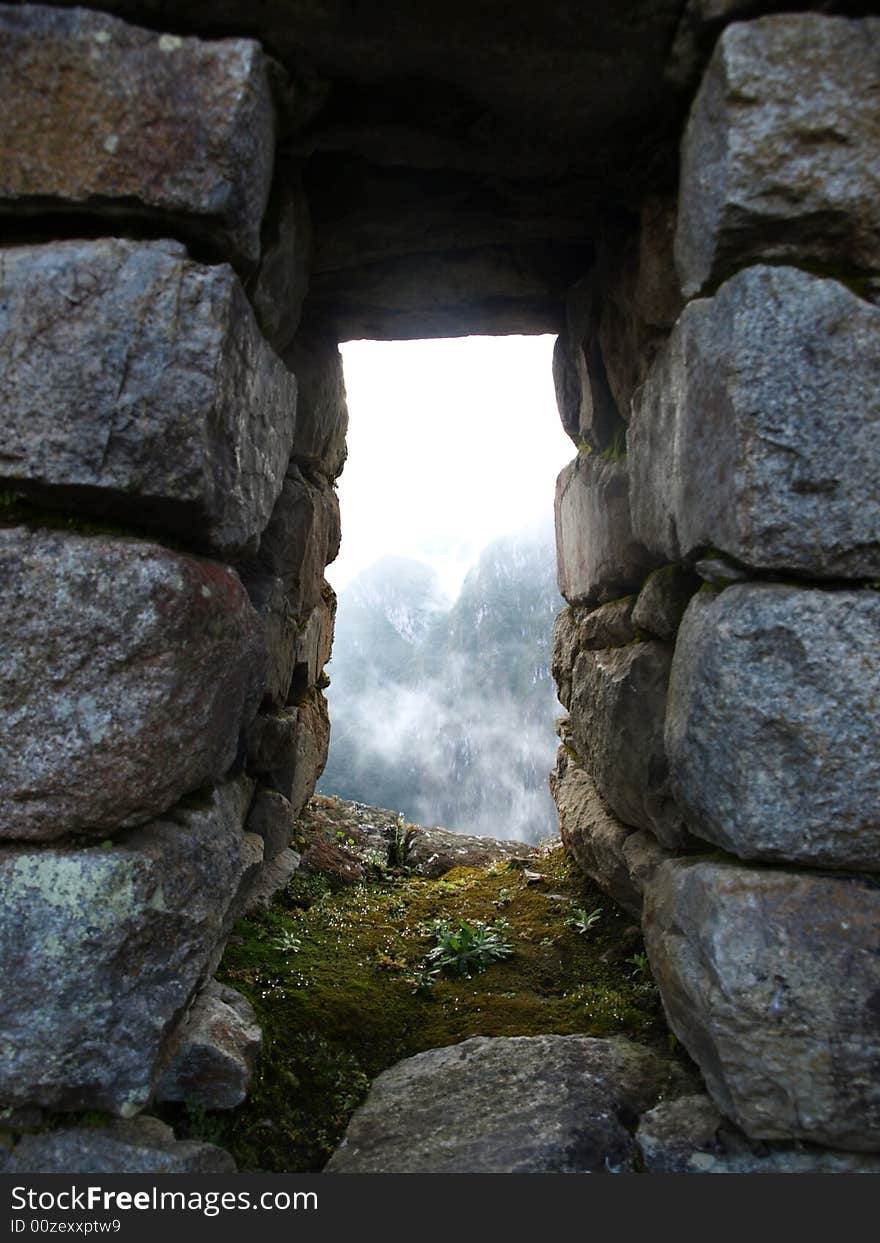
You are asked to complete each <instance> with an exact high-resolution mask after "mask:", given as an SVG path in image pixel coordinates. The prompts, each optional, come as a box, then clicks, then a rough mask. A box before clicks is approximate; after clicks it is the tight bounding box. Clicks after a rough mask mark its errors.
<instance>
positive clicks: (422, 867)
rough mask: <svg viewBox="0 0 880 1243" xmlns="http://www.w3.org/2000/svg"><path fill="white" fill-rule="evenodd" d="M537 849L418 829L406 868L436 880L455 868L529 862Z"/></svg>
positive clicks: (407, 853)
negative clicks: (520, 860)
mask: <svg viewBox="0 0 880 1243" xmlns="http://www.w3.org/2000/svg"><path fill="white" fill-rule="evenodd" d="M533 854H534V847H532V846H527V845H525V843H524V842H504V841H499V840H498V839H497V838H494V837H468V836H466V835H465V834H463V833H453V832H451V831H450V830H449V829H438V828H423V827H421V826H417V827H416V828H415V829H413V830H411V832H410V833H409V834H408V835H407V838H406V846H405V862H406V866H407V867H408V868H410V869H411V870H412V871H413V872H418V874H419V875H420V876H429V877H431V878H432V879H436V878H437V877H438V876H443V875H444V874H445V873H446V872H450V871H452V869H453V868H485V867H491V866H492V865H493V864H496V863H504V862H505V861H507V860H510V859H528V858H529V857H531V856H532V855H533Z"/></svg>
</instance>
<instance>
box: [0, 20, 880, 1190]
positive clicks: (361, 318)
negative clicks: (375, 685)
mask: <svg viewBox="0 0 880 1243" xmlns="http://www.w3.org/2000/svg"><path fill="white" fill-rule="evenodd" d="M355 7H356V8H357V12H354V11H353V10H352V12H348V10H347V7H346V6H327V5H324V4H317V3H313V2H312V0H292V2H290V3H287V4H284V5H281V4H264V5H253V4H246V3H244V0H222V3H218V4H214V5H211V6H205V5H203V4H200V3H198V2H197V0H192V2H185V3H181V4H175V5H173V6H170V5H166V4H164V2H163V0H113V2H110V3H106V4H100V5H99V6H98V8H99V9H100V10H101V11H94V12H93V11H89V10H84V9H81V8H78V7H75V6H73V5H68V4H66V3H61V4H59V5H58V6H57V7H45V6H37V5H26V4H6V5H0V101H2V105H3V115H4V124H3V126H2V127H0V342H2V349H3V369H2V374H0V406H2V410H3V415H4V419H3V433H2V437H0V506H2V507H0V582H2V593H0V614H2V624H3V635H4V644H3V649H2V653H0V688H2V689H0V701H2V704H3V708H4V717H5V728H4V730H3V735H2V739H0V872H2V892H3V906H2V910H0V1110H2V1116H0V1121H2V1122H3V1123H4V1125H5V1128H6V1130H7V1132H8V1134H9V1136H11V1139H10V1140H9V1144H10V1145H12V1148H13V1150H12V1152H11V1155H9V1156H7V1155H3V1154H4V1153H5V1149H3V1151H2V1152H0V1166H2V1165H3V1163H4V1162H6V1163H7V1164H8V1165H9V1168H15V1169H27V1168H31V1169H36V1168H40V1167H41V1163H46V1162H49V1163H50V1164H51V1166H52V1168H57V1169H66V1168H69V1167H68V1166H67V1165H65V1161H69V1160H70V1154H71V1153H72V1152H80V1153H83V1152H85V1153H88V1154H90V1155H89V1156H88V1159H89V1160H90V1161H92V1162H93V1163H94V1168H96V1169H106V1170H122V1169H138V1170H145V1171H146V1170H153V1169H156V1170H172V1171H173V1170H184V1169H201V1170H216V1171H221V1170H227V1169H228V1168H229V1160H228V1158H227V1157H226V1156H225V1154H222V1153H219V1152H218V1151H217V1150H215V1149H212V1148H211V1147H210V1146H209V1145H195V1144H192V1143H185V1144H181V1143H178V1142H176V1141H175V1140H174V1137H173V1135H171V1134H170V1132H168V1130H167V1128H164V1127H163V1126H162V1125H161V1124H159V1123H157V1122H156V1120H155V1119H151V1118H149V1117H148V1116H147V1115H148V1112H149V1109H150V1108H151V1106H152V1105H153V1104H154V1103H155V1102H158V1101H166V1100H167V1101H179V1100H181V1099H182V1098H183V1099H189V1100H196V1101H198V1102H199V1103H200V1105H201V1106H202V1107H206V1108H229V1107H231V1106H233V1105H235V1104H236V1103H237V1102H238V1101H240V1100H241V1099H242V1094H243V1093H244V1092H245V1091H246V1089H247V1083H248V1079H249V1075H250V1072H251V1068H252V1066H253V1061H254V1057H255V1054H256V1051H257V1048H258V1045H259V1037H258V1033H256V1032H255V1030H254V1025H253V1021H252V1015H251V1014H249V1012H248V1007H247V1004H246V1003H244V1001H243V999H242V998H239V997H237V996H236V995H235V994H234V993H230V991H229V990H224V989H222V988H221V987H220V986H218V985H217V984H216V983H215V982H213V981H212V980H211V976H212V972H213V971H214V969H215V968H216V965H217V963H218V961H219V958H220V955H221V953H222V950H223V946H224V943H225V940H226V938H227V936H228V934H229V930H230V928H231V925H232V923H233V921H234V919H235V918H236V916H237V915H238V913H239V912H240V911H241V910H242V909H243V908H244V907H245V905H246V904H247V903H248V902H252V901H255V900H259V898H260V897H261V896H264V895H265V894H266V893H267V892H268V891H271V889H272V888H273V887H275V886H279V885H281V884H283V883H284V881H285V879H286V878H287V877H289V875H290V874H291V872H292V870H294V869H295V868H296V866H297V858H296V856H295V855H294V854H293V852H292V851H291V850H290V849H289V842H290V839H291V830H292V825H293V822H294V819H295V817H296V815H297V813H298V811H299V809H300V808H301V807H302V806H303V805H304V803H305V801H306V800H307V799H308V797H309V794H310V792H311V790H312V789H313V787H314V784H315V781H316V779H317V776H318V774H319V773H320V771H321V769H322V766H323V763H324V760H325V758H326V751H327V744H328V733H329V722H328V719H327V712H326V704H325V701H324V698H323V695H322V693H321V688H322V686H323V685H324V684H325V681H324V679H325V675H324V672H323V669H324V665H325V664H326V662H327V660H328V659H329V655H330V647H331V643H332V633H333V617H334V599H333V595H332V592H331V591H330V589H329V588H328V587H327V585H326V583H325V582H324V569H325V566H326V565H327V564H328V563H329V562H330V561H332V559H333V557H334V556H335V555H336V551H337V548H338V544H339V539H340V531H339V512H338V505H337V499H336V493H335V490H334V481H335V479H336V478H337V476H338V474H339V472H340V471H341V469H342V466H343V463H344V461H345V431H346V422H347V413H346V407H345V391H344V384H343V380H342V371H341V361H340V356H339V352H338V348H337V344H338V342H339V341H342V340H346V339H350V338H352V337H358V336H363V337H377V338H383V337H391V338H393V337H410V336H412V337H423V336H444V335H463V334H466V333H469V332H476V331H493V332H508V331H517V332H548V331H549V332H555V333H558V334H559V339H558V343H557V346H556V351H555V356H554V377H555V381H556V387H557V394H558V399H559V408H560V415H561V417H562V421H563V425H564V427H565V429H566V431H567V432H568V433H569V435H570V436H571V438H572V440H573V441H574V442H575V444H576V446H577V450H578V452H577V457H576V459H575V461H574V462H573V463H572V464H571V465H570V466H569V467H567V468H566V470H565V471H563V473H562V475H561V476H560V480H559V485H558V492H557V541H558V554H559V579H560V586H561V588H562V591H563V594H564V595H565V597H566V600H567V601H568V603H569V607H568V608H567V609H566V610H565V611H564V612H563V614H562V615H561V616H560V618H559V621H558V623H557V627H556V633H555V639H554V654H553V665H554V674H555V676H556V679H557V683H558V686H559V694H560V699H561V701H562V703H563V705H564V706H565V708H566V709H567V710H568V712H569V715H568V717H567V718H565V720H564V721H563V723H562V725H561V735H562V747H561V749H560V753H559V763H558V765H557V769H556V772H555V774H554V775H553V778H552V785H553V789H554V793H555V796H556V799H557V802H558V806H559V812H560V824H561V830H562V835H563V839H564V841H565V843H566V845H567V847H568V849H569V851H570V852H571V854H572V855H573V856H574V858H575V859H576V860H577V861H578V863H579V864H580V866H581V867H583V869H584V870H585V871H586V872H587V873H588V874H589V875H591V876H593V877H594V878H595V879H596V880H598V882H599V883H600V884H601V885H603V886H604V887H605V888H607V889H608V890H609V891H610V892H611V893H612V894H613V895H614V896H615V897H616V898H617V899H618V901H620V902H621V903H622V904H623V905H624V906H625V907H627V908H628V909H629V910H630V911H632V912H633V913H640V914H641V917H642V921H643V927H644V931H645V937H646V943H647V946H648V950H649V955H650V959H651V964H652V967H653V969H654V973H655V976H656V978H657V980H658V983H659V985H660V989H661V993H662V996H663V1001H664V1005H665V1007H666V1010H667V1013H668V1016H669V1019H670V1022H671V1024H672V1026H673V1028H674V1030H675V1032H676V1033H677V1035H678V1037H679V1039H680V1040H681V1041H682V1043H683V1044H684V1045H685V1047H686V1048H687V1049H688V1051H689V1052H690V1053H691V1055H692V1056H693V1057H694V1058H695V1060H696V1061H697V1062H698V1063H699V1065H700V1067H701V1069H702V1070H703V1073H704V1075H705V1077H706V1081H707V1084H708V1086H709V1089H710V1091H711V1093H712V1095H713V1097H714V1099H715V1101H716V1103H717V1105H718V1107H719V1108H720V1109H721V1110H722V1112H723V1113H724V1114H725V1115H726V1116H727V1117H728V1118H730V1119H732V1120H733V1121H734V1122H735V1123H737V1124H738V1125H739V1126H740V1127H742V1128H743V1130H745V1131H746V1132H747V1133H748V1134H749V1135H750V1136H753V1137H756V1138H775V1137H789V1138H795V1139H802V1140H807V1141H811V1142H813V1143H819V1144H826V1145H829V1146H830V1147H832V1148H838V1149H853V1150H868V1151H872V1150H877V1149H880V1097H878V1088H877V1074H876V1071H877V1066H876V1049H877V1047H878V1034H880V1033H878V1024H880V1008H878V1004H877V998H878V996H880V980H878V979H877V965H876V964H877V958H876V946H877V932H878V928H877V925H878V914H880V911H878V906H880V898H878V894H880V890H878V888H877V883H876V877H877V873H878V872H880V859H878V850H880V844H878V835H880V826H878V821H877V804H878V800H877V790H878V761H877V754H876V742H875V738H874V733H875V729H874V721H875V720H876V711H877V706H878V685H880V667H878V643H877V638H878V621H880V617H878V614H880V595H878V593H877V591H876V583H877V580H878V578H880V544H878V532H877V520H876V514H877V500H878V496H877V480H878V478H880V469H878V457H877V450H876V444H877V430H878V428H877V423H878V417H880V416H878V404H877V398H876V393H875V389H876V383H875V377H876V373H877V365H878V361H880V359H878V355H880V319H878V317H880V308H878V307H877V305H876V299H877V291H878V289H880V284H878V267H880V264H878V250H880V215H878V208H877V203H878V194H877V189H878V187H877V185H876V181H877V167H878V158H880V131H878V124H877V113H876V92H877V82H878V80H880V52H878V48H880V27H878V22H877V21H876V20H872V19H864V20H863V19H862V17H861V16H860V15H861V14H862V13H863V12H864V11H868V10H870V8H871V7H872V6H871V5H870V4H860V3H857V2H855V0H854V2H852V3H847V2H842V3H827V2H826V0H817V2H816V3H810V2H807V0H805V2H804V3H803V4H800V5H795V4H791V3H778V4H777V3H772V2H769V3H764V2H762V0H734V2H733V3H721V4H719V3H711V4H710V3H706V2H704V0H622V2H621V3H619V4H614V5H604V6H594V7H595V9H596V11H595V13H591V15H590V20H589V21H586V20H585V19H584V15H583V5H582V4H581V3H580V2H579V0H563V2H562V3H559V4H555V5H554V6H551V7H550V8H548V6H546V5H537V4H534V3H531V2H530V0H519V2H514V3H511V2H510V0H488V2H487V3H485V4H481V5H473V4H471V3H461V4H458V3H456V4H451V5H448V6H442V8H443V12H442V14H438V12H437V11H435V9H434V8H432V7H431V6H424V5H412V6H407V5H401V4H400V3H397V2H395V0H387V2H386V0H382V2H380V3H377V4H375V5H370V6H355ZM796 8H799V9H802V10H806V11H804V12H789V11H790V10H792V9H796ZM813 9H821V10H822V11H823V15H822V16H819V15H817V14H815V13H812V12H809V10H813ZM773 10H786V11H787V12H785V13H781V14H777V15H775V16H766V14H767V13H768V12H771V11H773ZM829 12H833V13H837V14H841V15H839V16H829V15H828V14H829ZM762 14H764V16H762ZM682 135H683V137H682ZM679 146H680V149H681V158H680V159H679V157H678V151H679ZM414 396H417V395H414ZM417 414H418V412H417V409H416V410H415V413H414V417H417ZM421 465H422V464H419V466H420V467H421ZM414 469H415V466H414ZM83 1110H87V1111H95V1110H97V1111H102V1112H104V1113H105V1114H107V1115H109V1116H111V1117H114V1118H115V1119H116V1121H113V1122H108V1124H107V1125H106V1126H105V1127H103V1128H101V1127H98V1128H95V1127H92V1128H90V1129H89V1130H88V1132H83V1131H82V1130H81V1129H78V1127H79V1124H78V1120H77V1119H78V1114H79V1111H83ZM45 1111H52V1114H51V1116H52V1119H54V1121H53V1126H55V1128H56V1129H55V1130H54V1131H53V1132H51V1133H47V1132H46V1131H45V1126H46V1113H45ZM65 1112H67V1113H69V1114H70V1115H71V1119H72V1120H71V1123H70V1125H69V1126H66V1127H60V1128H59V1127H58V1122H57V1119H58V1115H59V1113H65ZM22 1137H24V1138H22Z"/></svg>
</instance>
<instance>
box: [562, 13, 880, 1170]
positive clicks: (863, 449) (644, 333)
mask: <svg viewBox="0 0 880 1243" xmlns="http://www.w3.org/2000/svg"><path fill="white" fill-rule="evenodd" d="M878 81H880V22H877V21H875V20H870V19H869V20H864V21H858V20H846V19H844V18H831V17H820V16H816V15H811V14H792V15H784V16H783V15H779V16H768V17H763V18H760V19H758V20H755V21H751V22H743V23H736V24H733V25H731V26H729V27H728V28H727V29H726V30H725V32H724V33H723V34H722V36H721V38H720V39H719V41H718V43H717V45H716V46H715V50H714V54H713V55H712V58H711V61H710V63H709V65H708V67H707V69H706V70H705V73H704V75H703V77H702V81H701V84H700V86H699V90H698V91H697V94H696V97H695V99H694V102H693V105H692V107H691V110H690V115H689V117H688V120H687V123H686V127H685V130H684V137H683V142H682V160H681V179H680V186H679V194H678V202H677V211H676V212H675V213H673V212H672V211H671V209H670V210H669V211H668V212H667V211H666V210H662V211H661V210H660V209H657V208H654V207H653V206H652V207H651V208H650V212H651V214H650V216H649V217H647V218H646V216H645V215H644V214H643V216H642V220H641V224H640V228H639V232H638V236H637V238H636V239H635V240H634V241H633V242H632V243H631V244H630V245H629V246H628V247H626V248H623V249H618V250H617V251H616V252H615V254H614V255H613V256H612V257H611V259H610V260H607V259H606V260H604V261H600V262H599V263H597V265H596V267H595V269H594V270H593V272H592V273H591V275H590V277H589V278H588V279H587V281H586V282H580V283H579V284H577V285H575V286H574V287H573V289H572V291H571V293H570V295H569V300H568V328H567V331H566V334H565V335H563V336H562V337H561V338H560V342H559V345H558V347H557V368H556V371H557V391H558V395H559V407H560V413H561V416H562V419H563V423H564V425H565V427H566V430H568V432H569V434H570V435H571V436H572V438H573V439H574V440H575V441H576V442H577V443H578V448H579V453H578V457H577V459H576V460H575V462H574V463H572V465H571V466H569V467H567V468H566V470H564V471H563V472H562V474H561V475H560V477H559V482H558V486H557V530H558V537H559V538H558V552H559V582H560V587H561V589H562V591H563V594H564V595H565V597H566V599H567V601H568V602H569V607H568V608H567V609H566V610H565V611H564V612H563V613H562V614H561V615H560V617H559V619H558V621H557V625H556V631H555V636H554V673H555V676H556V679H557V684H558V687H559V695H560V699H561V701H562V703H563V705H564V706H565V707H566V708H567V709H568V711H569V715H568V716H567V717H566V718H564V719H563V720H562V722H561V723H560V733H561V738H562V746H561V747H560V751H559V761H558V765H557V769H556V772H555V773H554V775H553V777H552V786H553V790H554V794H555V796H556V800H557V803H558V807H559V812H560V820H561V828H562V834H563V838H564V840H565V842H566V845H567V846H568V849H569V850H570V852H571V854H572V855H573V856H574V858H575V859H576V860H577V861H578V863H579V864H580V866H581V867H582V868H583V869H584V871H585V872H587V873H588V874H589V875H590V876H592V877H593V878H594V879H595V880H597V881H598V882H599V883H600V884H601V885H603V886H604V887H605V888H607V889H608V890H609V891H610V892H611V893H612V894H614V896H615V897H617V898H618V900H619V901H621V902H622V903H623V904H624V905H625V906H627V907H628V908H629V909H630V910H632V911H634V912H636V911H640V912H641V916H642V925H643V930H644V934H645V939H646V945H647V948H648V953H649V957H650V961H651V966H652V968H653V971H654V974H655V977H656V980H657V982H658V984H659V987H660V991H661V994H662V997H663V1002H664V1006H665V1008H666V1012H667V1015H668V1018H669V1021H670V1023H671V1025H672V1028H673V1030H674V1031H675V1033H676V1035H677V1036H678V1037H679V1039H680V1040H681V1041H682V1043H683V1044H684V1045H685V1047H686V1048H687V1050H688V1051H689V1053H690V1054H691V1055H692V1057H693V1058H694V1059H695V1060H696V1061H697V1063H698V1064H699V1066H700V1068H701V1070H702V1071H703V1074H704V1076H705V1078H706V1082H707V1085H708V1087H709V1090H710V1092H711V1094H712V1096H713V1097H714V1099H715V1102H716V1103H717V1105H718V1106H719V1107H720V1109H721V1110H722V1111H723V1113H724V1114H726V1115H727V1117H729V1118H730V1119H732V1120H733V1121H734V1122H735V1123H737V1124H738V1125H739V1126H740V1127H742V1128H743V1130H745V1131H746V1132H747V1134H748V1135H749V1136H751V1137H753V1138H758V1139H776V1138H780V1137H786V1138H796V1139H799V1140H806V1141H810V1142H813V1143H819V1144H827V1145H830V1146H832V1147H835V1148H841V1149H854V1150H868V1151H871V1150H876V1149H877V1148H880V1089H878V1078H877V1049H878V1047H880V1040H878V1038H880V1010H878V1004H877V1002H878V997H880V992H878V985H880V972H878V963H877V955H876V949H877V944H878V940H877V938H878V932H880V888H878V884H877V873H878V872H880V820H878V809H880V803H878V797H877V796H878V790H880V768H878V753H877V741H876V720H877V710H878V707H880V594H878V591H877V587H878V582H877V580H878V573H880V527H878V512H880V507H878V506H880V486H878V480H880V470H878V467H880V455H878V451H877V443H878V433H880V404H878V397H877V385H876V376H877V373H878V364H880V307H878V305H877V298H876V293H877V288H878V287H877V284H876V278H877V273H878V270H880V249H878V230H880V210H878V201H880V200H878V195H877V188H876V185H875V179H876V176H877V169H878V162H880V125H878V118H877V109H876V106H875V103H876V97H877V87H878ZM658 218H659V219H660V220H662V221H663V222H664V228H663V229H662V231H661V230H658V228H657V223H656V222H657V220H658ZM667 220H668V221H670V222H671V225H674V227H670V228H669V229H668V230H667V229H666V228H665V222H666V221H667ZM600 259H601V254H600ZM615 259H616V261H617V267H616V269H615V267H614V262H615ZM673 259H674V265H673ZM676 274H677V279H675V277H676ZM647 290H650V291H651V293H652V295H653V301H652V302H651V303H650V304H649V303H647V302H646V291H647ZM679 308H681V309H679ZM621 359H623V360H624V366H623V367H622V366H621ZM609 408H610V410H611V413H610V415H609V414H608V410H609ZM621 423H622V424H624V425H625V433H624V434H623V435H621V434H620V433H619V428H620V424H621Z"/></svg>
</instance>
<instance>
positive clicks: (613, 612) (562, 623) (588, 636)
mask: <svg viewBox="0 0 880 1243" xmlns="http://www.w3.org/2000/svg"><path fill="white" fill-rule="evenodd" d="M634 604H635V597H634V596H624V597H623V598H622V599H620V600H611V601H610V602H609V603H608V604H602V605H600V607H599V608H597V609H590V608H573V607H569V608H567V609H563V611H562V612H561V613H560V614H559V616H558V617H557V618H556V622H555V624H554V627H553V652H552V656H551V660H550V672H551V673H552V674H553V677H554V679H555V681H556V685H557V687H558V688H559V702H560V703H561V704H563V706H564V707H566V708H569V707H570V706H571V676H572V673H573V671H574V665H575V661H576V660H577V657H578V654H579V653H580V652H582V651H583V652H585V651H595V650H596V649H597V648H604V647H625V646H626V644H627V643H632V641H633V639H634V638H635V632H634V631H633V628H632V620H631V619H632V611H633V605H634Z"/></svg>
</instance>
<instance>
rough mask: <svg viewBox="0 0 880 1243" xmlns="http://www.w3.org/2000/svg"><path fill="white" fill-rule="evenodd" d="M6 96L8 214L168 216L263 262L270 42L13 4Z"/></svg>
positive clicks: (0, 193) (3, 154) (0, 188)
mask: <svg viewBox="0 0 880 1243" xmlns="http://www.w3.org/2000/svg"><path fill="white" fill-rule="evenodd" d="M0 98H2V100H3V113H4V116H5V117H6V119H7V120H6V124H5V125H4V126H3V132H2V134H0V209H2V208H3V207H5V208H6V209H7V210H9V209H17V210H19V211H37V210H39V211H42V212H45V211H47V210H51V209H53V208H54V209H56V210H65V211H70V210H73V209H77V208H79V209H80V210H86V211H90V212H99V213H105V214H113V215H120V214H126V213H127V214H129V215H140V216H158V217H160V218H161V219H163V220H169V221H174V222H175V223H182V224H183V225H184V226H187V225H188V226H189V229H190V230H191V231H193V232H195V234H196V235H197V236H199V237H203V238H208V239H210V240H211V241H212V242H214V243H215V244H216V245H219V246H220V247H222V248H223V250H224V251H229V250H231V251H232V253H233V255H234V257H235V258H236V259H237V260H238V261H240V262H241V263H242V264H244V265H252V264H253V263H255V262H256V260H257V259H258V258H259V255H260V224H261V221H262V218H263V212H264V210H265V207H266V202H267V199H268V197H269V186H270V184H271V180H272V166H273V159H274V149H275V121H274V115H273V108H272V101H271V98H270V94H269V82H268V77H267V72H266V60H265V57H264V55H263V52H262V49H261V47H260V45H259V43H256V42H254V41H253V40H251V39H222V40H217V41H214V42H207V41H204V40H202V39H194V38H184V37H181V36H179V35H176V34H159V33H157V32H155V31H152V30H143V29H141V28H140V27H138V26H130V25H128V24H127V23H126V22H122V21H119V20H117V19H116V18H114V17H109V16H107V15H106V14H104V13H93V12H90V11H89V10H87V9H83V8H76V9H57V8H50V7H48V6H45V5H21V6H12V5H5V4H4V5H2V6H0Z"/></svg>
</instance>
